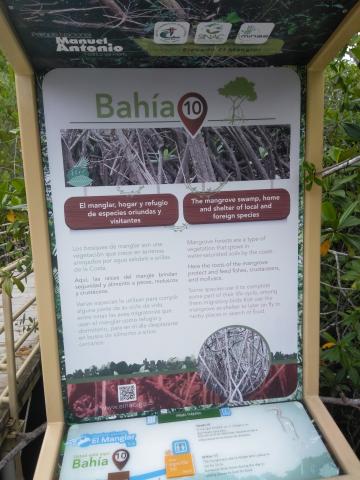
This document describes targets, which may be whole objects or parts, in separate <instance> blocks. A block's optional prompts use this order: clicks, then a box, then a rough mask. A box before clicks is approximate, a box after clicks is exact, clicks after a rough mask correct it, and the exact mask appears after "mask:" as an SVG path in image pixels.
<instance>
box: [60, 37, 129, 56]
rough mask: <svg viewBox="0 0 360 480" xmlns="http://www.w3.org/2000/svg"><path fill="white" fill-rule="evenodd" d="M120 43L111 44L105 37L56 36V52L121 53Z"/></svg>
mask: <svg viewBox="0 0 360 480" xmlns="http://www.w3.org/2000/svg"><path fill="white" fill-rule="evenodd" d="M123 50H124V48H123V47H122V46H121V45H113V44H112V43H111V42H108V39H107V38H69V37H56V51H57V52H69V53H71V52H85V53H121V52H122V51H123Z"/></svg>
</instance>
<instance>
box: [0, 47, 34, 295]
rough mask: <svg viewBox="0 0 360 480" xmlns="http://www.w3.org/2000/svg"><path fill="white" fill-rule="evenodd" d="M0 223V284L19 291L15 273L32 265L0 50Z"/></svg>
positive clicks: (13, 114) (7, 72)
mask: <svg viewBox="0 0 360 480" xmlns="http://www.w3.org/2000/svg"><path fill="white" fill-rule="evenodd" d="M0 225H1V227H0V285H1V286H2V288H4V290H5V291H6V292H7V293H8V294H9V295H11V292H12V289H13V287H14V286H17V287H18V288H19V289H20V291H22V290H23V288H24V287H23V284H22V283H21V281H20V280H19V279H18V278H16V275H18V273H19V272H21V271H23V270H24V269H25V270H26V269H29V268H30V267H31V253H30V238H29V226H28V215H27V208H26V193H25V183H24V178H23V171H22V161H21V149H20V137H19V127H18V117H17V108H16V98H15V83H14V75H13V72H12V70H11V68H10V66H9V64H8V63H7V62H6V61H5V58H4V57H3V56H2V55H1V53H0ZM24 257H25V258H24ZM20 259H21V260H20ZM17 260H18V261H19V263H18V265H17V268H16V270H15V271H14V272H13V273H12V272H8V271H6V270H3V267H5V266H6V265H7V264H8V263H10V262H13V261H17Z"/></svg>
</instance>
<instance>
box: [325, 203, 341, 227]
mask: <svg viewBox="0 0 360 480" xmlns="http://www.w3.org/2000/svg"><path fill="white" fill-rule="evenodd" d="M321 216H322V219H323V222H324V223H327V224H330V225H331V226H335V225H336V224H337V218H336V217H337V215H336V209H335V207H334V205H333V204H332V203H331V202H323V204H322V206H321Z"/></svg>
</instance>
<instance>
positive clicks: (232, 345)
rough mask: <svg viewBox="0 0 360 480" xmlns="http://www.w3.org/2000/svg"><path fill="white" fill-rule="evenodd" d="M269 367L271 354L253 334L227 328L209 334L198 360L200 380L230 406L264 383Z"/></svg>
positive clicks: (239, 329)
mask: <svg viewBox="0 0 360 480" xmlns="http://www.w3.org/2000/svg"><path fill="white" fill-rule="evenodd" d="M270 366H271V352H270V348H269V345H268V344H267V342H266V340H265V339H264V337H263V336H262V335H261V334H260V333H259V332H257V331H256V330H254V329H252V328H250V327H244V326H242V325H231V326H228V327H223V328H220V329H219V330H216V332H214V333H212V334H211V335H210V336H209V337H208V338H207V339H206V340H205V342H204V343H203V345H202V347H201V349H200V352H199V356H198V365H197V368H198V372H199V375H200V378H201V380H202V381H203V382H204V384H205V385H206V386H207V387H208V388H209V389H211V390H213V391H215V392H216V393H218V394H219V395H220V396H221V397H222V398H224V399H225V402H226V403H228V404H230V405H239V404H241V403H242V402H243V401H244V396H245V395H248V394H250V393H252V392H253V391H255V390H256V389H257V388H258V387H260V385H261V384H262V383H263V382H264V380H265V378H266V377H267V375H268V373H269V370H270Z"/></svg>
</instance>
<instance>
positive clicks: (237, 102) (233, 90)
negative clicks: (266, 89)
mask: <svg viewBox="0 0 360 480" xmlns="http://www.w3.org/2000/svg"><path fill="white" fill-rule="evenodd" d="M218 92H219V94H220V95H222V96H224V97H226V98H229V99H230V101H231V103H232V114H231V123H234V122H235V120H236V118H242V117H243V112H242V109H241V105H242V104H243V102H244V101H245V100H247V101H248V102H254V101H255V100H256V99H257V95H256V92H255V84H254V83H253V82H250V81H249V80H247V79H246V78H245V77H236V78H235V80H231V81H230V82H228V83H227V84H226V85H224V86H223V87H222V88H219V89H218ZM239 113H240V115H239ZM237 115H238V116H237Z"/></svg>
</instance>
